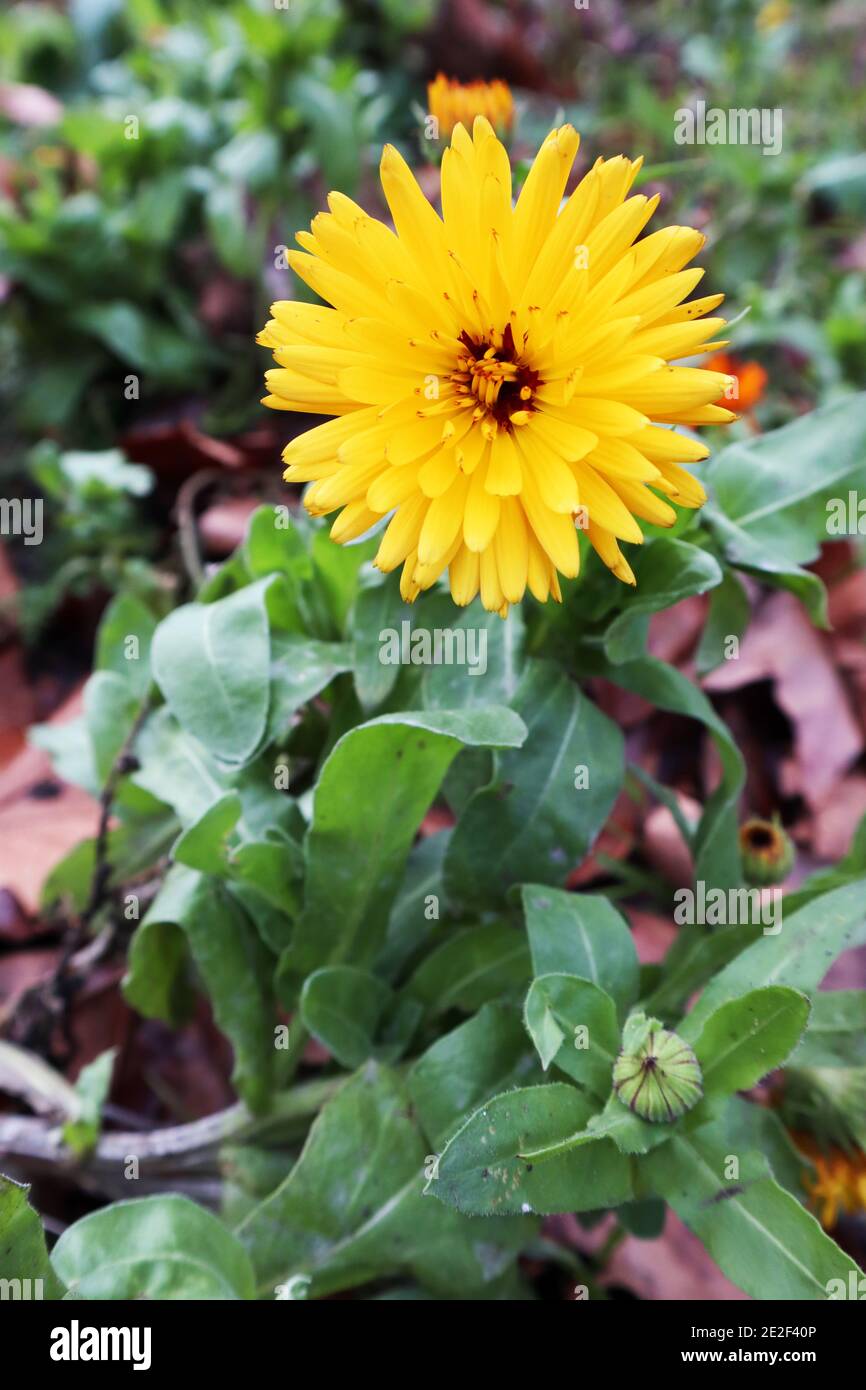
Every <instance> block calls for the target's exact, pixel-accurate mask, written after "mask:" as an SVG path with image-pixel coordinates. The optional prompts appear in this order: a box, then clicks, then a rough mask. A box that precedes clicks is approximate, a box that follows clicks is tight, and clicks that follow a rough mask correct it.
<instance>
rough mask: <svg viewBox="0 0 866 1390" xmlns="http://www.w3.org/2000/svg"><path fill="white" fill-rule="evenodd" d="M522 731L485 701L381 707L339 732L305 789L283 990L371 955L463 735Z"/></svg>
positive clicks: (506, 738) (503, 737) (507, 735)
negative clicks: (479, 705) (445, 706)
mask: <svg viewBox="0 0 866 1390" xmlns="http://www.w3.org/2000/svg"><path fill="white" fill-rule="evenodd" d="M524 737H525V728H524V725H523V723H522V722H521V720H520V719H519V718H518V716H517V715H516V714H514V713H513V712H512V711H511V710H507V709H497V708H496V707H495V706H492V707H490V708H486V709H479V710H467V711H465V712H463V711H459V710H454V711H447V710H446V711H437V712H435V713H432V712H431V713H428V714H425V713H423V712H421V711H410V712H408V713H404V714H394V715H390V714H389V715H383V716H381V717H380V718H379V719H375V720H372V721H371V722H370V723H368V724H363V725H361V726H360V727H358V728H355V729H352V730H351V731H350V732H349V733H347V734H345V735H344V736H343V738H341V739H340V740H339V742H338V743H337V744H336V746H335V747H334V748H333V749H332V751H331V753H330V755H329V757H328V758H327V760H326V762H325V765H324V767H323V768H322V772H321V775H320V777H319V780H318V783H317V784H316V789H315V793H314V797H313V816H312V823H311V825H310V829H309V831H308V833H307V837H306V841H305V844H304V854H305V858H306V864H307V873H306V901H305V905H304V911H303V914H302V916H301V920H300V922H299V924H298V929H297V932H296V934H295V939H294V940H293V942H292V944H291V946H290V947H289V949H288V951H287V952H286V953H285V955H284V956H283V959H282V961H281V965H280V976H279V979H280V986H281V996H282V997H283V999H284V1000H288V1001H291V998H292V996H293V991H294V990H295V989H296V988H297V987H298V985H299V984H300V982H301V979H302V978H303V977H304V976H306V975H308V974H309V973H310V972H311V971H312V970H315V969H317V968H318V967H319V966H322V965H341V964H353V965H365V964H367V963H369V962H371V961H372V960H374V959H375V958H376V956H377V954H378V952H379V950H380V948H381V946H382V942H383V940H384V938H385V933H386V928H387V922H388V915H389V913H390V909H391V905H392V903H393V902H394V899H395V896H396V893H397V889H398V887H399V884H400V880H401V877H402V874H403V868H404V866H405V863H406V857H407V855H408V853H409V849H410V847H411V844H412V841H413V839H414V838H415V834H416V832H417V830H418V826H419V825H420V823H421V820H422V818H423V816H424V814H425V812H426V810H427V808H428V806H429V805H430V803H431V801H432V800H433V797H434V796H435V795H436V792H437V790H438V788H439V785H440V783H441V781H442V778H443V776H444V775H445V771H446V769H447V767H448V765H449V764H450V762H451V761H452V759H453V758H454V757H455V755H456V753H457V752H458V750H459V748H460V746H461V744H469V745H471V746H478V745H481V746H486V745H493V746H499V747H501V746H503V745H511V746H516V745H519V744H520V743H521V742H522V740H523V738H524ZM374 827H375V834H374V833H373V828H374Z"/></svg>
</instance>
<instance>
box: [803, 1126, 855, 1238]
mask: <svg viewBox="0 0 866 1390" xmlns="http://www.w3.org/2000/svg"><path fill="white" fill-rule="evenodd" d="M795 1137H796V1141H797V1145H798V1147H799V1148H801V1149H802V1150H803V1151H804V1152H805V1153H807V1154H808V1155H809V1157H810V1158H811V1159H812V1162H813V1163H814V1164H815V1177H814V1178H812V1177H810V1176H808V1175H807V1176H805V1177H804V1179H803V1186H804V1187H805V1189H806V1191H807V1192H808V1194H809V1197H810V1200H811V1203H812V1205H813V1207H814V1208H815V1210H816V1211H817V1213H818V1218H819V1220H820V1222H821V1225H822V1226H823V1227H824V1229H825V1230H828V1231H829V1230H832V1228H833V1227H834V1226H835V1225H836V1224H837V1223H838V1221H839V1217H840V1216H842V1215H843V1214H844V1213H846V1212H855V1211H866V1154H864V1153H861V1152H859V1150H858V1151H857V1152H856V1153H854V1154H852V1155H849V1154H846V1153H845V1152H844V1150H842V1149H838V1148H831V1149H829V1150H828V1151H827V1152H826V1153H822V1151H821V1150H820V1149H819V1147H818V1146H817V1144H815V1143H814V1142H813V1141H812V1140H811V1139H810V1138H809V1136H807V1135H803V1134H798V1135H796V1136H795Z"/></svg>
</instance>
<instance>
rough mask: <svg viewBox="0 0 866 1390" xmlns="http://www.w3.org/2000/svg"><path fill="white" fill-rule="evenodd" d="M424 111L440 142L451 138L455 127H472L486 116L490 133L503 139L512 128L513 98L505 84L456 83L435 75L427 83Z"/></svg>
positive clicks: (451, 79)
mask: <svg viewBox="0 0 866 1390" xmlns="http://www.w3.org/2000/svg"><path fill="white" fill-rule="evenodd" d="M427 110H428V112H429V113H430V115H431V116H433V117H434V118H435V120H436V122H437V135H438V138H439V139H440V140H447V139H449V138H450V136H451V133H452V131H453V130H454V127H455V126H456V125H461V124H462V125H465V126H467V127H469V126H471V125H472V122H473V121H474V120H475V117H476V116H485V117H486V118H487V120H488V121H489V122H490V124H491V125H492V126H493V129H494V130H495V131H497V133H498V134H500V135H506V134H507V133H508V132H509V131H510V130H511V127H512V125H513V124H514V98H513V97H512V95H511V88H510V87H509V85H508V83H507V82H500V81H495V82H458V81H457V80H456V79H455V78H453V77H446V76H445V74H444V73H441V72H440V73H438V74H437V76H436V80H435V82H428V83H427Z"/></svg>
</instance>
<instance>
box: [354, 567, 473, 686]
mask: <svg viewBox="0 0 866 1390" xmlns="http://www.w3.org/2000/svg"><path fill="white" fill-rule="evenodd" d="M410 613H411V609H410V607H409V605H408V604H407V603H404V602H403V600H402V598H401V597H400V583H399V576H398V575H396V574H391V575H388V576H387V577H386V578H385V580H384V581H383V582H381V583H379V584H375V585H368V586H367V588H365V589H361V591H360V593H359V594H358V597H357V600H356V602H355V613H354V619H353V623H352V669H353V671H354V673H355V690H356V691H357V694H358V699H359V700H360V702H361V705H362V707H363V709H364V710H366V711H369V710H373V709H375V708H376V707H377V706H378V705H381V703H382V701H383V700H386V699H387V698H388V696H389V695H390V693H391V691H392V690H393V688H394V684H395V682H396V680H397V677H398V675H399V674H400V670H401V667H400V666H399V665H398V664H397V663H389V662H387V661H383V660H382V655H383V653H384V652H385V651H386V650H387V648H386V647H384V646H383V639H382V634H383V633H387V632H388V630H389V629H393V630H394V631H396V632H398V633H399V632H400V631H401V624H402V623H404V622H409V621H410ZM457 703H459V702H457Z"/></svg>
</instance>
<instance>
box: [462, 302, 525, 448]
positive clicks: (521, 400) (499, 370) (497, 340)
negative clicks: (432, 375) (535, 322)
mask: <svg viewBox="0 0 866 1390" xmlns="http://www.w3.org/2000/svg"><path fill="white" fill-rule="evenodd" d="M460 341H461V343H462V344H463V346H464V348H465V349H466V351H465V353H463V354H462V355H461V356H460V357H458V359H457V371H456V372H455V373H454V377H453V381H454V383H455V385H456V387H457V393H458V395H460V396H463V397H470V396H472V397H474V398H475V400H476V402H477V404H476V407H475V414H474V417H473V418H474V419H475V420H481V419H483V418H484V417H485V416H487V417H489V418H490V419H492V420H495V422H496V424H497V425H499V426H500V427H501V428H503V429H509V430H510V429H512V428H513V427H514V426H519V425H525V424H526V422H527V421H528V419H529V417H530V415H531V414H532V412H533V409H534V406H533V396H534V394H535V391H536V389H537V388H538V385H539V375H538V372H536V371H533V369H532V368H531V367H528V366H527V365H526V363H524V362H522V361H521V360H520V358H519V357H518V355H517V352H516V349H515V346H514V336H513V334H512V331H511V324H510V323H509V324H508V325H507V326H506V328H505V330H504V332H503V333H502V334H496V335H494V337H493V338H492V339H490V340H488V341H486V342H483V341H481V342H479V341H477V340H476V339H473V338H471V337H470V336H469V334H468V333H467V332H465V331H464V332H463V333H461V334H460ZM467 403H468V402H467Z"/></svg>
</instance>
